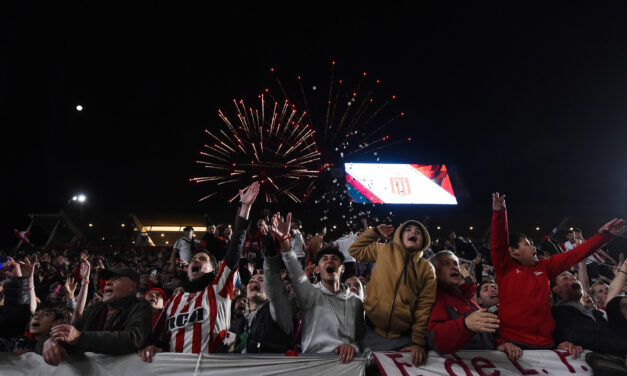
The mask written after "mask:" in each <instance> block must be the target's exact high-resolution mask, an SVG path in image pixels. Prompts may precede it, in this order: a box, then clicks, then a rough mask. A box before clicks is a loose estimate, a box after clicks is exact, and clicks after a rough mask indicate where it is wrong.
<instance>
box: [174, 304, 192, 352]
mask: <svg viewBox="0 0 627 376" xmlns="http://www.w3.org/2000/svg"><path fill="white" fill-rule="evenodd" d="M194 296H195V295H192V294H190V295H189V296H188V297H187V302H185V306H184V307H183V309H182V310H181V312H180V313H179V314H183V313H188V312H189V302H190V301H191V300H192V299H194ZM185 329H186V325H185V326H183V327H181V328H178V329H177V331H176V349H175V350H174V352H177V353H181V352H183V346H184V345H185Z"/></svg>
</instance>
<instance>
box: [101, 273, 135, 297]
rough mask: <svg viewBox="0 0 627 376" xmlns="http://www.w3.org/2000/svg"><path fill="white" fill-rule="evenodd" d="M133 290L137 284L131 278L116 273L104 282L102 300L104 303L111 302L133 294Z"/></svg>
mask: <svg viewBox="0 0 627 376" xmlns="http://www.w3.org/2000/svg"><path fill="white" fill-rule="evenodd" d="M135 290H137V284H136V283H135V282H133V280H132V279H130V278H129V277H122V276H117V275H116V276H113V277H111V279H109V280H108V281H107V283H106V284H105V287H104V294H103V295H102V301H103V302H104V303H113V302H115V301H117V300H120V299H122V298H126V297H127V296H129V295H132V294H134V293H135Z"/></svg>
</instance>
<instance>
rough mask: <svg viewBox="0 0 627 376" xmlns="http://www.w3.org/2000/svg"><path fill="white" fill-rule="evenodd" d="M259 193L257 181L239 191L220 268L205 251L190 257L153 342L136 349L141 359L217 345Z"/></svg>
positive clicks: (200, 350)
mask: <svg viewBox="0 0 627 376" xmlns="http://www.w3.org/2000/svg"><path fill="white" fill-rule="evenodd" d="M258 193H259V183H258V182H254V183H252V184H251V185H250V186H248V188H247V189H245V190H243V191H242V190H240V193H239V196H240V202H241V204H242V206H241V208H240V210H239V216H238V217H237V219H236V221H235V226H234V233H233V240H232V241H231V243H230V244H229V248H228V250H227V252H226V254H225V256H224V262H223V263H222V266H221V267H220V269H219V270H217V261H216V259H215V257H213V256H212V255H211V254H209V253H207V252H205V251H199V252H197V253H196V254H195V255H194V256H193V257H192V259H191V261H190V263H189V266H188V268H187V278H186V279H185V280H184V281H183V289H184V291H182V292H179V293H177V294H175V295H174V296H172V298H170V300H169V301H168V303H167V304H166V306H165V308H164V309H163V312H162V313H161V316H159V319H158V321H157V323H156V324H155V328H153V335H154V338H155V339H157V341H156V344H155V345H150V346H148V347H146V348H144V349H142V350H140V351H139V352H138V354H139V356H140V357H141V358H142V360H143V361H145V362H151V361H152V357H153V356H154V354H155V353H156V352H161V351H164V350H165V351H170V352H178V353H194V354H200V353H213V352H215V351H216V350H217V349H218V347H220V345H221V344H222V340H223V338H224V335H225V333H226V329H228V327H229V325H230V320H231V299H232V296H233V275H234V273H235V270H236V269H237V264H238V262H239V258H240V255H241V252H242V243H243V241H244V239H245V238H246V227H247V226H248V216H249V214H250V207H251V205H252V203H253V202H254V201H255V198H256V197H257V194H258ZM216 270H217V274H216Z"/></svg>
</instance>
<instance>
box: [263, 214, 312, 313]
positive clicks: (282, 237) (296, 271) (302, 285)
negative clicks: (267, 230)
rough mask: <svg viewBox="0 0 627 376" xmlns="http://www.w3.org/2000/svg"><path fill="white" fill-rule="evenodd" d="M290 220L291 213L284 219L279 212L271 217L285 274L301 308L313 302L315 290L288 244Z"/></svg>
mask: <svg viewBox="0 0 627 376" xmlns="http://www.w3.org/2000/svg"><path fill="white" fill-rule="evenodd" d="M291 221H292V213H287V218H286V220H285V221H284V220H283V219H282V218H281V215H280V213H276V214H275V215H274V216H273V217H272V231H273V232H274V234H275V236H276V237H277V238H278V240H279V242H280V245H281V256H282V258H283V262H284V263H285V268H286V269H287V274H288V275H289V276H290V280H291V281H292V288H293V289H294V293H295V294H296V296H297V297H298V299H299V300H300V302H301V308H305V307H310V306H311V305H312V304H313V303H314V297H315V290H316V288H315V287H313V285H312V284H311V282H309V279H308V278H307V274H305V271H304V270H303V268H302V267H301V265H300V263H299V262H298V257H296V253H294V251H292V245H291V244H290V235H289V233H290V222H291Z"/></svg>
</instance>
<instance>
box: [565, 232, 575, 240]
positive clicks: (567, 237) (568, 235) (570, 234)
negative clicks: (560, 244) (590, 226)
mask: <svg viewBox="0 0 627 376" xmlns="http://www.w3.org/2000/svg"><path fill="white" fill-rule="evenodd" d="M566 239H568V241H572V240H573V239H575V236H574V235H573V233H572V232H569V233H567V234H566Z"/></svg>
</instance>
